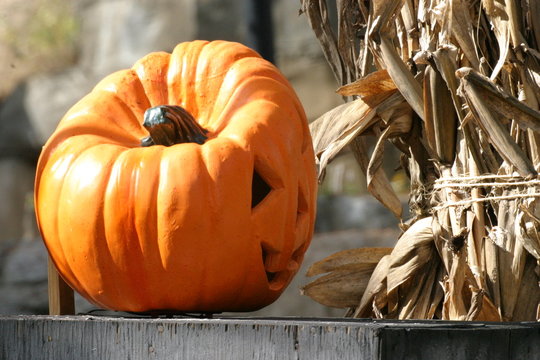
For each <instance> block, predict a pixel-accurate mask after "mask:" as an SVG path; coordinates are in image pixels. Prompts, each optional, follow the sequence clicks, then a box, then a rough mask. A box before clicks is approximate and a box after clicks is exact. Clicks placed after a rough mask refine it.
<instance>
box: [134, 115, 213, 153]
mask: <svg viewBox="0 0 540 360" xmlns="http://www.w3.org/2000/svg"><path fill="white" fill-rule="evenodd" d="M143 126H144V127H145V128H146V130H148V132H149V133H150V136H148V137H145V138H143V139H141V146H152V145H165V146H171V145H174V144H181V143H187V142H192V143H197V144H201V145H202V144H204V142H205V141H206V139H207V138H208V137H207V136H206V133H207V132H208V130H206V129H205V128H203V127H202V126H201V125H199V124H198V123H197V121H196V120H195V118H193V116H192V115H191V114H190V113H189V112H187V111H186V109H184V108H182V107H180V106H173V105H160V106H155V107H153V108H150V109H148V110H146V111H145V113H144V122H143Z"/></svg>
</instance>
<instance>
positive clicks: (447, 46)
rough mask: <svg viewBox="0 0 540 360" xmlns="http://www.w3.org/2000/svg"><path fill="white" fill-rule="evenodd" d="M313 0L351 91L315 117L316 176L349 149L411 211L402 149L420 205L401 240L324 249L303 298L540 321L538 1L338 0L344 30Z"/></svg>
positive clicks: (375, 312)
mask: <svg viewBox="0 0 540 360" xmlns="http://www.w3.org/2000/svg"><path fill="white" fill-rule="evenodd" d="M301 3H302V11H303V13H304V14H305V15H306V17H307V19H308V21H309V23H310V25H311V27H312V28H313V30H314V33H315V36H316V37H317V39H318V40H319V42H320V44H321V47H322V50H323V53H324V54H325V57H326V59H327V61H328V62H329V64H330V67H331V69H332V71H333V73H334V75H335V78H336V81H337V86H336V87H337V88H338V90H337V91H338V93H339V94H341V95H342V96H343V97H344V99H345V100H346V103H345V104H343V105H341V106H339V107H337V108H335V109H332V110H330V111H329V112H328V113H326V114H324V115H323V116H321V117H320V118H319V119H317V120H315V121H314V122H313V123H312V124H311V127H310V130H311V133H312V136H313V139H314V147H315V153H316V156H317V165H318V171H319V177H320V179H322V178H323V177H324V175H325V169H326V166H327V165H328V164H329V163H330V162H331V161H332V160H333V159H334V158H335V157H336V156H337V155H338V154H339V153H340V152H341V151H343V150H344V149H348V150H350V151H352V152H353V154H354V155H355V158H356V159H357V162H358V165H359V167H360V168H361V169H362V171H363V172H364V174H365V176H366V179H367V184H368V190H369V191H370V193H371V194H372V195H373V196H374V197H375V198H377V199H378V200H379V201H380V202H381V203H382V204H383V205H384V206H385V207H386V208H387V209H388V210H389V211H390V212H391V213H393V214H394V215H395V216H396V217H398V218H400V219H401V217H402V216H403V211H402V209H401V203H400V201H399V198H398V196H397V194H396V193H395V192H394V190H393V189H392V187H391V186H390V182H389V180H388V178H387V175H386V174H385V172H384V171H382V164H383V161H384V160H383V159H384V158H383V156H382V155H383V154H384V151H385V148H386V147H387V146H395V147H396V148H397V149H398V150H400V151H401V153H402V155H401V164H402V166H403V168H404V170H405V172H406V174H407V175H408V177H409V180H410V188H409V194H408V195H409V204H410V210H411V211H410V213H411V218H410V219H401V220H402V222H401V227H402V229H403V231H404V232H403V233H402V235H401V236H400V238H399V239H397V242H396V245H395V247H394V248H393V249H391V251H390V250H384V251H381V250H380V249H373V250H370V249H365V248H360V249H351V250H347V251H344V252H341V253H338V254H335V255H331V256H328V257H327V258H325V259H322V260H321V261H319V262H317V263H315V264H313V266H312V267H311V269H310V271H309V272H308V275H309V276H318V278H317V279H315V280H314V281H313V282H312V283H310V284H307V285H306V286H305V287H304V288H303V292H304V294H305V295H307V296H310V297H311V298H313V299H314V300H316V301H319V302H321V303H323V304H325V305H327V306H333V307H342V308H348V309H349V311H348V312H347V314H349V316H354V317H375V318H398V319H433V318H439V319H448V320H485V321H500V320H503V321H523V320H538V319H539V316H540V288H539V274H540V268H539V262H540V206H539V201H540V200H539V199H540V178H539V176H538V171H539V169H540V148H539V145H540V112H539V111H538V109H539V104H540V50H539V49H540V0H532V1H528V2H516V1H513V0H505V1H489V0H487V1H481V2H479V3H477V2H471V1H466V0H434V1H410V0H407V1H405V0H400V1H394V0H378V1H368V2H356V1H352V0H340V1H337V2H336V3H335V4H336V5H335V6H336V7H337V8H336V10H337V11H336V13H337V14H338V19H337V32H335V31H334V29H333V28H332V26H331V24H330V19H329V15H328V14H329V13H331V11H329V9H328V6H330V2H328V3H327V2H326V1H324V0H302V1H301ZM332 4H333V2H332ZM370 137H371V138H374V140H373V141H370V142H369V143H371V144H375V145H374V147H372V148H370V147H368V146H367V144H368V139H369V138H370ZM368 254H377V256H375V257H374V256H368Z"/></svg>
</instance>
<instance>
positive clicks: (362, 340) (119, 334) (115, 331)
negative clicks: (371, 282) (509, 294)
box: [0, 316, 540, 360]
mask: <svg viewBox="0 0 540 360" xmlns="http://www.w3.org/2000/svg"><path fill="white" fill-rule="evenodd" d="M538 354H540V324H538V323H506V324H504V323H470V322H469V323H459V322H436V321H423V322H413V321H371V320H346V319H296V318H289V319H250V318H242V319H233V318H220V319H193V318H182V319H178V318H175V319H161V318H158V319H146V318H145V319H129V318H111V317H95V316H6V317H0V359H7V360H11V359H57V360H61V359H104V358H110V359H133V360H137V359H148V358H155V359H235V360H236V359H279V360H287V359H309V360H316V359H324V360H332V359H339V360H346V359H381V360H385V359H392V360H396V359H397V360H399V359H437V360H447V359H448V360H450V359H451V360H461V359H472V358H474V359H478V360H482V359H486V360H488V359H489V360H497V359H501V360H502V359H504V360H507V359H534V358H537V357H538Z"/></svg>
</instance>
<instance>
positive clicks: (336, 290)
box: [301, 263, 376, 308]
mask: <svg viewBox="0 0 540 360" xmlns="http://www.w3.org/2000/svg"><path fill="white" fill-rule="evenodd" d="M375 266H376V263H365V264H346V265H342V266H340V267H339V268H337V269H335V270H333V271H332V272H331V273H330V274H328V275H325V276H322V277H320V278H318V279H317V280H315V281H313V282H311V283H309V284H307V285H306V286H304V287H303V288H302V290H301V291H302V294H303V295H306V296H309V297H310V298H312V299H313V300H315V301H317V302H318V303H320V304H323V305H326V306H330V307H336V308H346V307H354V306H356V305H357V304H358V302H359V301H360V298H361V297H362V294H363V293H364V291H365V289H366V287H367V284H368V282H369V279H370V277H371V274H372V273H373V270H374V269H375Z"/></svg>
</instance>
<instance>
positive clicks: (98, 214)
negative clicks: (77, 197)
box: [58, 144, 118, 308]
mask: <svg viewBox="0 0 540 360" xmlns="http://www.w3.org/2000/svg"><path fill="white" fill-rule="evenodd" d="M109 146H110V145H108V144H95V145H93V146H90V147H88V148H86V149H84V150H83V151H82V152H81V153H80V154H79V156H78V157H77V159H75V160H74V161H73V162H72V166H70V168H69V170H68V172H67V173H66V176H65V179H67V180H69V179H70V177H71V176H70V174H71V173H72V172H76V171H77V166H76V163H77V161H80V159H81V158H82V157H83V156H84V155H85V154H86V153H88V152H90V151H94V150H95V148H96V147H109ZM116 155H118V153H117V154H116ZM114 158H115V156H114V155H113V156H111V157H110V158H109V162H108V163H107V166H103V169H105V173H104V174H102V175H101V176H100V178H101V180H102V182H108V179H109V176H110V169H111V165H112V163H113V162H114V161H113V160H114ZM64 183H65V182H64ZM102 189H103V188H102ZM66 191H68V190H67V189H66V186H63V187H62V190H61V195H60V197H64V196H65V195H64V193H65V192H66ZM98 194H99V195H100V196H99V198H100V199H103V196H104V194H103V190H100V191H98ZM100 199H96V201H97V202H98V203H99V202H100ZM102 209H103V204H101V206H99V207H98V208H97V209H96V211H95V213H94V216H95V221H94V223H95V224H96V225H97V226H96V228H97V229H101V230H102V233H104V231H103V229H104V228H103V222H104V221H103V211H102ZM60 211H61V208H60V209H59V213H60ZM72 216H76V215H72ZM58 219H60V216H59V217H58ZM58 236H59V238H62V237H64V236H63V235H62V232H59V233H58ZM96 238H97V241H98V242H99V241H104V240H105V239H103V238H102V237H99V236H98V237H96ZM71 240H73V239H71ZM60 243H62V244H63V243H65V244H72V246H73V241H69V240H68V241H62V240H60ZM90 248H92V247H90ZM106 249H107V250H108V247H106ZM90 251H93V252H94V253H95V255H96V256H95V257H94V258H95V259H96V264H97V265H98V266H97V267H98V268H101V266H99V264H100V263H105V264H106V262H104V261H103V260H101V261H100V260H98V259H100V258H102V257H103V255H105V257H106V255H110V253H109V251H102V252H100V251H96V249H95V246H93V249H91V250H90ZM66 260H67V261H66V265H67V266H68V267H69V268H70V270H72V271H73V268H74V266H73V265H79V266H80V264H77V263H73V264H72V263H71V262H70V261H69V257H66ZM75 267H77V266H75ZM85 270H86V269H85ZM85 270H83V272H85ZM93 272H94V273H95V271H93ZM73 274H76V273H75V271H73ZM98 275H99V278H100V279H101V281H102V282H103V283H105V284H106V283H107V282H108V281H107V279H106V278H105V277H103V276H102V275H101V272H98ZM76 277H77V278H81V274H80V273H79V274H77V275H76ZM82 279H83V281H81V282H80V285H81V287H82V289H83V290H84V291H85V292H86V293H93V292H90V291H88V289H87V285H86V284H88V283H92V282H89V281H88V279H87V277H86V276H82ZM113 284H114V281H113ZM104 287H105V288H109V286H104ZM113 288H115V289H116V291H117V287H115V286H113ZM90 298H91V299H92V301H93V302H94V303H96V304H97V305H98V306H102V307H105V308H107V306H106V305H105V303H106V302H104V303H102V302H101V301H99V300H97V299H96V298H95V297H90Z"/></svg>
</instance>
